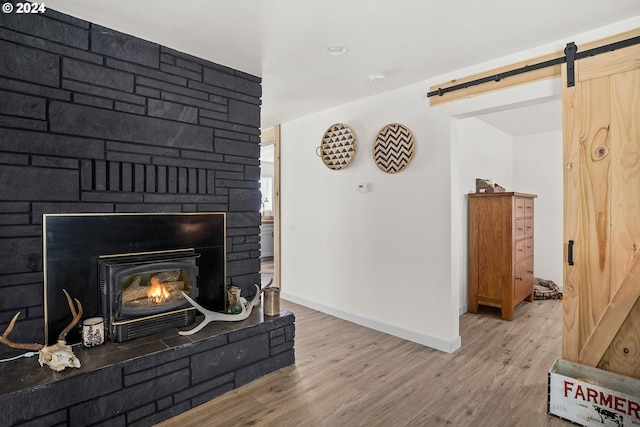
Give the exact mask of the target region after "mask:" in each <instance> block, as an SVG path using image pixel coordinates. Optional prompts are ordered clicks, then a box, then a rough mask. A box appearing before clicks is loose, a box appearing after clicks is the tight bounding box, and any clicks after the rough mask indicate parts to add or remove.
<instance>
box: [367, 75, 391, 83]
mask: <svg viewBox="0 0 640 427" xmlns="http://www.w3.org/2000/svg"><path fill="white" fill-rule="evenodd" d="M386 78H387V75H386V74H385V73H373V74H369V82H370V83H372V84H374V85H375V84H379V83H382V82H383V81H384V80H385V79H386Z"/></svg>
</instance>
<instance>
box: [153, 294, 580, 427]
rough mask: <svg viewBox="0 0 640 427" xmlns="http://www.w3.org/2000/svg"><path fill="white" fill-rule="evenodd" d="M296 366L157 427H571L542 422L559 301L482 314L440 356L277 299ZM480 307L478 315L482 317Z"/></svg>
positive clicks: (546, 418)
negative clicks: (292, 332) (290, 327)
mask: <svg viewBox="0 0 640 427" xmlns="http://www.w3.org/2000/svg"><path fill="white" fill-rule="evenodd" d="M281 308H282V309H286V310H289V311H291V312H293V313H294V314H295V316H296V345H295V352H296V364H295V365H294V366H290V367H286V368H283V369H281V370H279V371H277V372H273V373H271V374H269V375H267V376H265V377H262V378H259V379H257V380H255V381H253V382H251V383H250V384H247V385H245V386H243V387H241V388H238V389H236V390H233V391H230V392H228V393H226V394H224V395H222V396H220V397H218V398H216V399H214V400H212V401H210V402H208V403H206V404H203V405H201V406H198V407H196V408H194V409H192V410H190V411H188V412H185V413H183V414H180V415H178V416H176V417H174V418H171V419H169V420H167V421H165V422H163V423H161V424H159V426H162V427H173V426H180V427H188V426H194V427H195V426H198V427H202V426H394V427H395V426H441V425H442V426H444V425H449V426H527V427H528V426H570V425H572V424H571V423H569V422H566V421H563V420H560V419H558V418H556V417H553V416H550V415H547V413H546V411H547V407H546V404H547V403H546V402H547V372H548V370H549V368H550V367H551V366H552V365H553V362H554V360H555V359H556V358H558V357H560V354H561V329H562V307H561V301H558V300H547V301H534V302H533V303H529V302H523V303H521V304H520V305H519V306H518V307H516V308H515V311H514V315H515V318H514V320H513V321H512V322H507V321H503V320H501V319H500V313H499V310H497V309H493V308H490V307H487V308H484V307H481V308H480V312H479V314H470V313H466V314H464V315H463V316H462V317H461V318H460V326H461V337H462V348H460V349H459V350H457V351H456V352H454V353H452V354H447V353H443V352H440V351H437V350H432V349H429V348H426V347H424V346H421V345H419V344H415V343H412V342H409V341H405V340H402V339H400V338H396V337H393V336H390V335H386V334H384V333H382V332H377V331H374V330H371V329H368V328H365V327H362V326H358V325H355V324H353V323H349V322H347V321H344V320H341V319H338V318H335V317H332V316H329V315H327V314H324V313H321V312H318V311H315V310H312V309H309V308H306V307H302V306H300V305H297V304H294V303H291V302H288V301H284V300H283V301H281ZM483 309H484V310H483Z"/></svg>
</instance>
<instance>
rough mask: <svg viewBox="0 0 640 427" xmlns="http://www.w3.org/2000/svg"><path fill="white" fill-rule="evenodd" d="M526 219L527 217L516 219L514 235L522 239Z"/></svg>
mask: <svg viewBox="0 0 640 427" xmlns="http://www.w3.org/2000/svg"><path fill="white" fill-rule="evenodd" d="M526 221H527V220H526V219H516V229H515V230H513V237H515V238H516V239H522V238H523V237H524V236H525V230H526V224H525V222H526Z"/></svg>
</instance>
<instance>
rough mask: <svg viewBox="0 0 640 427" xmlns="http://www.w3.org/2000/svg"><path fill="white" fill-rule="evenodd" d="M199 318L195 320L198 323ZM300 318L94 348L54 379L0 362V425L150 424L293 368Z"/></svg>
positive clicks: (30, 367) (284, 316) (81, 351)
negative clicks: (296, 320) (296, 321)
mask: <svg viewBox="0 0 640 427" xmlns="http://www.w3.org/2000/svg"><path fill="white" fill-rule="evenodd" d="M200 320H201V318H198V319H197V321H200ZM294 336H295V318H294V316H293V314H291V313H289V312H286V311H283V312H281V313H280V316H274V317H266V318H265V317H263V315H262V311H261V310H258V309H256V311H254V313H252V315H251V316H250V317H249V318H248V319H247V320H244V321H241V322H230V323H225V322H217V323H212V324H209V325H207V326H206V327H205V328H204V329H203V330H202V331H200V332H199V333H197V334H194V335H191V336H181V335H178V334H177V330H175V329H172V330H168V331H165V332H162V333H159V334H156V335H152V336H149V337H144V338H139V339H136V340H133V341H129V342H125V343H121V344H113V343H109V342H108V343H106V344H104V345H102V346H99V347H93V348H89V349H85V348H82V347H80V346H76V347H74V353H75V354H76V355H77V356H78V359H79V360H80V361H81V363H82V367H81V368H79V369H74V368H67V369H66V370H64V371H62V372H60V373H56V372H54V371H52V370H51V369H49V368H48V367H46V366H45V367H42V368H41V367H40V366H39V365H38V362H37V360H36V358H35V357H34V358H29V359H24V358H23V359H19V360H16V361H13V362H8V363H3V364H0V377H2V380H3V381H2V383H1V384H0V408H2V411H0V425H2V426H13V425H16V424H21V423H24V422H28V423H29V425H54V424H58V423H61V424H66V425H72V426H76V425H93V424H97V423H105V425H122V426H149V425H152V424H155V423H158V422H160V421H162V420H165V419H167V418H170V417H172V416H174V415H177V414H179V413H181V412H184V411H186V410H189V409H191V408H193V407H195V406H198V405H200V404H202V403H204V402H207V401H209V400H211V399H212V398H214V397H216V396H219V395H221V394H223V393H225V392H227V391H229V390H233V389H234V388H237V387H240V386H242V385H244V384H247V383H249V382H250V381H252V380H254V379H256V378H259V377H261V376H263V375H265V374H267V373H269V372H273V371H275V370H278V369H280V368H283V367H285V366H288V365H291V364H293V363H294Z"/></svg>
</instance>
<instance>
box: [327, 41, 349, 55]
mask: <svg viewBox="0 0 640 427" xmlns="http://www.w3.org/2000/svg"><path fill="white" fill-rule="evenodd" d="M324 51H325V53H326V54H327V55H329V56H340V55H344V54H345V53H347V47H346V46H345V45H343V44H337V43H335V44H330V45H329V46H327V48H326V49H325V50H324Z"/></svg>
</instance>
